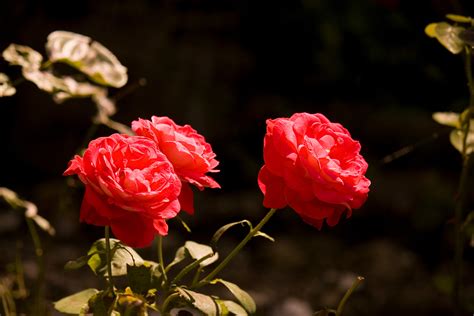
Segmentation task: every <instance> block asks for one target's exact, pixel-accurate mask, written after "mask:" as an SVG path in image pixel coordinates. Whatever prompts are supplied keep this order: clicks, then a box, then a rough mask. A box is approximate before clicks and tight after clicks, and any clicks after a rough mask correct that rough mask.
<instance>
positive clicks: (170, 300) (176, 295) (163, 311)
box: [160, 292, 179, 316]
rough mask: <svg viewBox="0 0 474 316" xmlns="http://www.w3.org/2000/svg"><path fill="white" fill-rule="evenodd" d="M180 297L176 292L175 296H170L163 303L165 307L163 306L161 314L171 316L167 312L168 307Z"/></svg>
mask: <svg viewBox="0 0 474 316" xmlns="http://www.w3.org/2000/svg"><path fill="white" fill-rule="evenodd" d="M178 296H179V293H177V292H174V293H173V294H171V295H169V296H168V297H167V298H166V299H165V301H164V302H163V305H162V306H161V310H160V311H161V313H162V314H163V316H166V315H168V314H169V313H168V311H167V309H168V305H169V304H170V303H171V302H172V301H173V300H174V299H175V298H177V297H178Z"/></svg>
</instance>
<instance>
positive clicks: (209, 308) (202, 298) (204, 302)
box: [176, 287, 219, 316]
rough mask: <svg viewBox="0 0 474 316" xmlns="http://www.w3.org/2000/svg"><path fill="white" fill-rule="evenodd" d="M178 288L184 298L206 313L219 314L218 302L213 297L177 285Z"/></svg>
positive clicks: (209, 314)
mask: <svg viewBox="0 0 474 316" xmlns="http://www.w3.org/2000/svg"><path fill="white" fill-rule="evenodd" d="M176 289H177V290H178V293H179V295H180V296H181V297H182V298H184V299H185V300H186V301H187V302H188V303H190V304H191V305H192V306H194V307H195V308H197V309H198V310H200V311H201V312H203V313H204V315H208V316H216V315H218V314H219V309H218V307H217V303H216V302H215V301H214V299H213V298H212V297H210V296H208V295H204V294H201V293H197V292H193V291H190V290H187V289H184V288H181V287H177V288H176Z"/></svg>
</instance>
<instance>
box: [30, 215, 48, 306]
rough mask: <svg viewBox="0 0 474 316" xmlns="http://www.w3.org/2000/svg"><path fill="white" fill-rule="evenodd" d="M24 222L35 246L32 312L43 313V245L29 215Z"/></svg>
mask: <svg viewBox="0 0 474 316" xmlns="http://www.w3.org/2000/svg"><path fill="white" fill-rule="evenodd" d="M26 223H27V225H28V230H29V232H30V235H31V238H32V239H33V245H34V247H35V254H36V264H37V265H38V279H37V287H36V296H35V303H34V305H33V306H34V307H33V309H34V310H33V311H34V314H36V315H43V314H44V310H43V306H42V302H43V283H44V276H45V274H44V272H45V271H44V258H43V254H44V252H43V247H42V245H41V240H40V237H39V234H38V231H37V229H36V227H35V223H34V222H33V220H32V219H31V218H29V217H26Z"/></svg>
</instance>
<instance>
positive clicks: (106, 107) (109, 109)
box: [91, 89, 117, 118]
mask: <svg viewBox="0 0 474 316" xmlns="http://www.w3.org/2000/svg"><path fill="white" fill-rule="evenodd" d="M91 95H92V101H93V102H94V103H95V104H96V106H97V111H98V113H99V114H98V115H99V116H103V117H105V118H108V117H109V116H112V115H114V114H115V112H116V111H117V108H116V107H115V102H114V101H112V99H110V98H109V97H108V96H107V90H106V89H100V90H96V91H94V92H93V93H91Z"/></svg>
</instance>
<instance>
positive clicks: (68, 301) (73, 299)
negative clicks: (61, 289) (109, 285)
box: [54, 289, 99, 315]
mask: <svg viewBox="0 0 474 316" xmlns="http://www.w3.org/2000/svg"><path fill="white" fill-rule="evenodd" d="M97 293H99V291H98V290H96V289H87V290H84V291H81V292H78V293H76V294H73V295H70V296H67V297H65V298H62V299H60V300H59V301H57V302H55V303H54V308H55V309H56V310H58V311H59V312H61V313H65V314H75V315H79V314H82V313H84V312H86V311H87V308H88V302H89V299H90V298H91V297H92V296H94V295H96V294H97Z"/></svg>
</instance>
